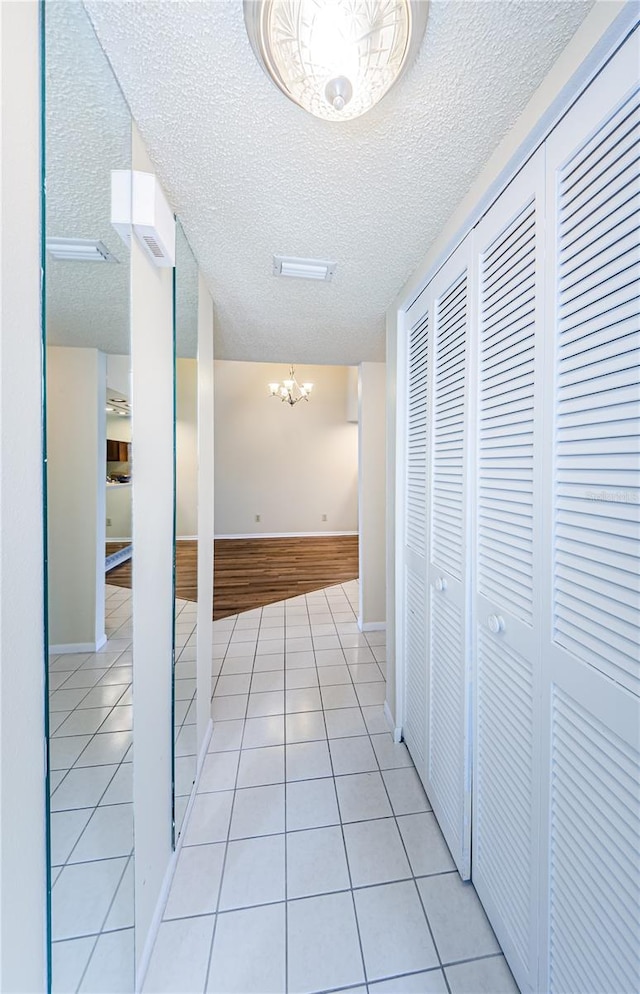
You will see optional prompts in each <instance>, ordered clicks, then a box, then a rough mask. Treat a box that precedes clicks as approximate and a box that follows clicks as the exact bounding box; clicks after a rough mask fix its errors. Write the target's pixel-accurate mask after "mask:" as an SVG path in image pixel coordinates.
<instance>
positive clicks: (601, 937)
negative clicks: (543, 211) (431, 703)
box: [540, 32, 640, 994]
mask: <svg viewBox="0 0 640 994" xmlns="http://www.w3.org/2000/svg"><path fill="white" fill-rule="evenodd" d="M639 65H640V44H639V42H638V34H637V32H636V34H635V35H632V36H631V37H630V38H629V39H628V41H627V42H626V43H625V45H623V46H622V48H621V49H620V51H619V52H618V53H617V55H616V56H615V57H614V59H613V60H612V61H611V62H610V63H609V64H608V65H607V66H606V67H605V69H604V70H603V71H602V72H601V73H600V74H599V75H598V77H597V78H596V80H595V81H594V82H593V83H592V84H591V86H590V87H589V88H588V90H587V91H586V93H585V95H584V96H583V97H582V98H581V99H580V100H579V101H578V102H577V104H576V105H575V107H574V108H572V110H571V111H570V112H569V113H568V114H567V115H566V116H565V118H564V119H563V120H562V122H561V123H560V125H558V127H557V128H556V130H555V131H554V132H553V134H552V135H551V136H550V137H549V139H548V140H547V143H546V154H547V163H548V183H547V194H548V206H549V218H548V224H547V241H546V252H547V259H548V264H549V267H550V271H551V274H550V280H549V284H548V287H549V289H548V295H547V301H548V305H547V328H548V332H549V334H548V339H547V351H546V380H547V383H548V387H547V393H546V401H547V403H546V413H547V419H546V428H545V432H546V434H545V447H544V451H545V467H544V475H545V478H547V479H548V480H549V481H550V483H551V484H552V486H551V494H550V499H549V509H548V515H547V519H546V522H547V524H546V531H545V535H544V541H543V549H544V557H545V579H546V582H545V586H544V588H543V589H544V597H545V600H544V604H543V608H544V610H543V626H544V636H543V646H542V657H541V659H542V666H543V674H544V679H545V682H544V686H543V701H544V702H545V707H544V725H543V729H542V741H543V743H544V754H543V757H542V758H543V769H544V770H546V771H547V773H548V776H549V777H550V780H549V782H548V783H546V784H545V789H544V791H543V794H542V798H543V810H542V812H541V823H542V824H543V825H548V826H549V829H548V839H547V841H548V861H545V866H544V872H543V874H542V875H541V894H540V907H541V913H542V914H543V931H542V933H541V935H542V937H543V942H544V945H543V948H542V950H541V967H542V973H541V977H540V987H541V989H544V990H547V991H549V994H566V992H568V991H577V990H580V991H582V990H584V991H591V992H594V994H595V992H598V994H601V992H609V991H611V992H613V991H615V992H616V994H637V991H638V990H640V952H639V950H640V943H639V937H640V858H639V852H638V839H639V838H640V89H639V81H638V66H639ZM545 911H546V913H547V915H548V917H547V918H546V920H545V918H544V914H545Z"/></svg>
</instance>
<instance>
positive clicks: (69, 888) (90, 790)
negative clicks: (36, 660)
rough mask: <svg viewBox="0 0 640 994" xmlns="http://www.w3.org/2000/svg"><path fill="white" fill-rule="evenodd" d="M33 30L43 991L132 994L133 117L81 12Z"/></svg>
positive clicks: (69, 9)
mask: <svg viewBox="0 0 640 994" xmlns="http://www.w3.org/2000/svg"><path fill="white" fill-rule="evenodd" d="M44 18H45V51H44V73H45V113H46V120H45V172H46V221H45V225H46V253H45V286H46V296H45V336H46V354H47V381H46V423H47V453H46V456H47V464H46V466H47V504H46V509H45V513H46V518H47V528H48V549H47V558H48V590H49V601H48V622H47V624H48V644H49V664H48V683H49V729H50V740H49V765H50V821H49V824H50V839H51V883H52V891H51V939H52V942H51V967H52V989H53V991H54V992H62V991H64V992H65V994H68V992H71V991H83V992H89V994H91V992H98V991H107V990H108V991H111V992H116V991H132V990H133V989H134V929H133V915H134V907H133V810H132V808H133V805H132V800H133V798H132V693H131V686H132V663H133V660H132V650H131V644H132V619H131V589H130V588H131V581H130V576H131V574H130V569H129V564H128V563H127V562H126V557H127V556H129V555H130V545H131V480H132V475H133V459H132V445H131V417H130V415H131V412H130V407H129V401H130V362H129V352H130V345H129V283H130V266H129V253H128V250H127V249H126V248H125V246H124V245H123V243H122V242H121V241H120V239H119V238H118V237H117V235H116V234H115V232H114V230H113V228H112V227H111V224H110V185H111V170H112V169H129V168H131V119H130V115H129V111H128V108H127V106H126V104H125V102H124V99H123V97H122V94H121V92H120V89H119V87H118V85H117V84H116V81H115V79H114V77H113V75H112V72H111V69H110V67H109V64H108V62H107V60H106V58H105V56H104V54H103V52H102V50H101V48H100V46H99V44H98V42H97V40H96V37H95V34H94V32H93V29H92V27H91V24H90V22H89V20H88V17H87V14H86V12H85V10H84V8H83V6H82V4H81V3H80V2H75V0H72V2H67V3H52V2H48V3H46V4H45V5H44ZM43 179H44V178H43ZM127 546H129V549H128V550H127V549H126V547H127ZM123 549H124V551H123ZM111 553H115V554H116V557H120V558H121V559H122V560H124V563H123V565H120V566H117V565H116V567H115V568H114V569H113V570H110V571H109V572H107V566H108V565H113V564H114V560H111V562H110V563H109V560H108V555H109V554H111ZM118 570H120V571H121V573H120V576H119V578H118V579H116V574H117V573H118ZM127 571H128V576H127V575H126V574H127ZM123 573H124V575H123Z"/></svg>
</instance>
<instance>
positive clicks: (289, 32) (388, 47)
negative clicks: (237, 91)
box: [244, 0, 428, 121]
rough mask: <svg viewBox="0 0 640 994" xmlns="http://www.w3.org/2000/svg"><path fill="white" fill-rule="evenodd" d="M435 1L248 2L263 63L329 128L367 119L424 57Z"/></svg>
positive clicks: (246, 12) (247, 20)
mask: <svg viewBox="0 0 640 994" xmlns="http://www.w3.org/2000/svg"><path fill="white" fill-rule="evenodd" d="M427 11H428V2H427V0H245V2H244V16H245V23H246V26H247V32H248V34H249V39H250V41H251V44H252V46H253V49H254V52H255V54H256V57H257V58H258V61H259V62H260V64H261V65H262V67H263V69H264V70H265V72H266V73H267V74H268V75H269V76H270V77H271V79H272V80H273V81H274V83H276V85H277V86H278V87H279V88H280V89H281V90H282V91H283V93H285V94H286V95H287V96H288V97H289V98H290V99H291V100H293V101H294V102H295V103H297V104H299V105H300V107H303V108H304V109H305V110H307V111H309V113H311V114H314V115H315V116H316V117H321V118H324V119H325V120H328V121H346V120H349V119H351V118H354V117H359V116H360V115H361V114H365V113H366V112H367V111H368V110H370V108H371V107H373V105H374V104H376V103H377V102H378V101H379V100H381V99H382V97H383V96H384V95H385V93H387V92H388V91H389V90H390V89H391V87H392V86H393V84H394V83H395V82H396V80H397V79H398V78H399V77H400V75H401V74H402V72H403V71H404V70H405V68H406V67H407V65H408V64H409V63H410V61H411V59H412V58H413V56H414V55H415V53H416V52H417V50H418V48H419V46H420V42H421V41H422V36H423V34H424V29H425V26H426V21H427Z"/></svg>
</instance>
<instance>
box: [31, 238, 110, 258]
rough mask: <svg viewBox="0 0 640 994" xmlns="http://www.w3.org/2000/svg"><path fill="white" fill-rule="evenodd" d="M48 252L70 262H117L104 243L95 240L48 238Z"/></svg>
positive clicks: (54, 256)
mask: <svg viewBox="0 0 640 994" xmlns="http://www.w3.org/2000/svg"><path fill="white" fill-rule="evenodd" d="M47 252H48V253H49V255H51V256H53V258H54V259H61V260H65V261H68V262H117V261H118V260H117V259H116V257H115V255H113V253H112V252H110V251H109V249H108V248H107V246H106V245H105V244H104V243H103V242H99V241H96V240H95V239H93V238H47Z"/></svg>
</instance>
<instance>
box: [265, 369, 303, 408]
mask: <svg viewBox="0 0 640 994" xmlns="http://www.w3.org/2000/svg"><path fill="white" fill-rule="evenodd" d="M312 390H313V383H298V381H297V380H296V374H295V370H294V368H293V366H290V367H289V379H287V380H283V381H282V383H270V384H269V393H270V394H271V396H272V397H279V398H280V400H281V401H282V403H283V404H289V405H290V406H291V407H294V406H295V404H297V403H298V402H299V401H301V400H309V395H310V393H311V391H312Z"/></svg>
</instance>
